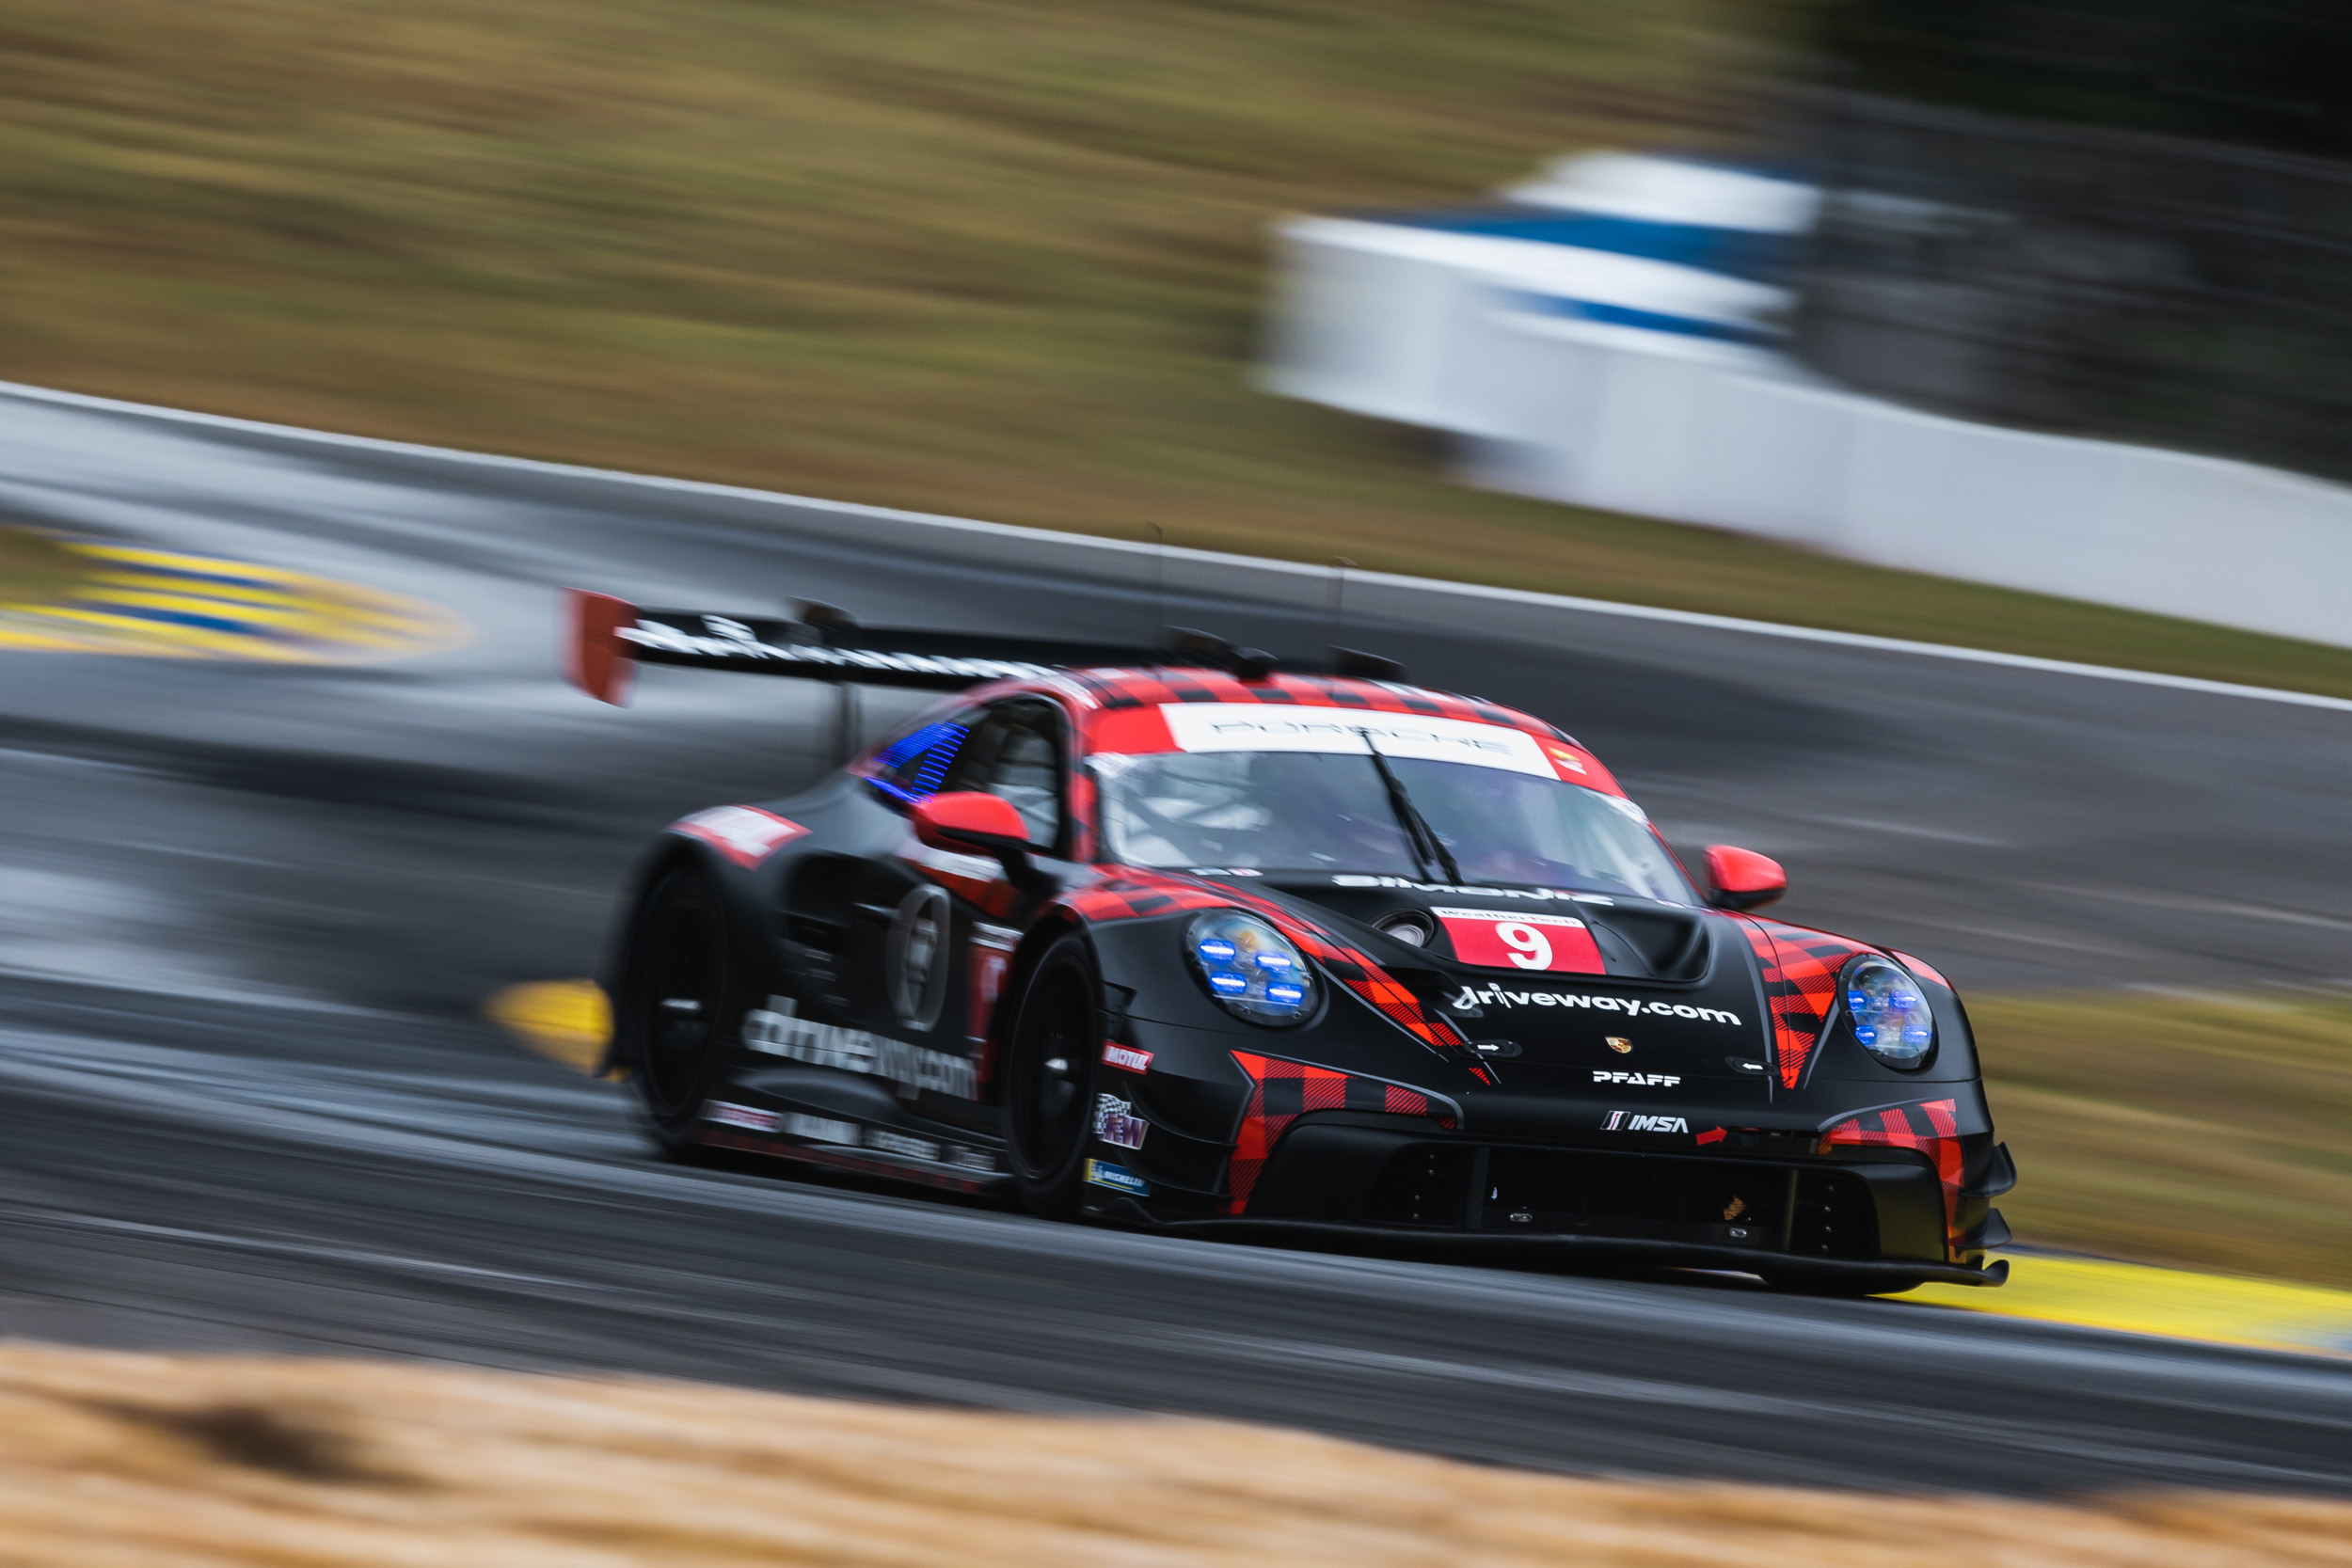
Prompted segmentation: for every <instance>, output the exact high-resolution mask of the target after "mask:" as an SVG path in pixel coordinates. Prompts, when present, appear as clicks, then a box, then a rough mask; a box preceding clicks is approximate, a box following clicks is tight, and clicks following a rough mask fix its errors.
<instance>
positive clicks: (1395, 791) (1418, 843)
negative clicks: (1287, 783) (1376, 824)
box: [1356, 730, 1462, 887]
mask: <svg viewBox="0 0 2352 1568" xmlns="http://www.w3.org/2000/svg"><path fill="white" fill-rule="evenodd" d="M1356 733H1357V734H1358V735H1360V736H1363V737H1364V750H1365V751H1367V752H1371V753H1372V766H1373V767H1374V768H1377V769H1378V770H1379V773H1380V782H1381V784H1383V785H1385V786H1386V787H1387V789H1388V791H1389V809H1390V810H1391V811H1393V812H1395V813H1396V821H1397V826H1399V827H1401V828H1403V829H1404V830H1405V837H1406V841H1407V842H1408V843H1410V844H1411V845H1412V847H1413V859H1415V860H1416V861H1419V862H1420V863H1421V874H1422V876H1424V877H1426V876H1428V875H1429V868H1430V867H1431V866H1433V865H1434V866H1436V867H1438V869H1439V870H1441V871H1443V872H1444V873H1445V879H1446V880H1447V881H1449V882H1451V883H1453V884H1454V885H1455V886H1456V887H1458V886H1460V885H1461V881H1462V868H1461V867H1460V866H1458V865H1456V864H1454V852H1453V851H1452V850H1450V849H1448V848H1447V847H1445V841H1444V840H1442V839H1440V838H1439V837H1438V831H1437V830H1436V829H1435V828H1432V827H1431V826H1430V825H1429V819H1428V818H1427V817H1425V816H1422V814H1421V810H1420V808H1419V807H1417V806H1415V805H1414V804H1413V798H1412V797H1411V796H1410V795H1407V794H1406V792H1405V781H1404V780H1402V779H1400V778H1398V777H1397V776H1396V769H1395V768H1391V767H1390V766H1389V759H1388V758H1387V757H1385V756H1382V755H1381V754H1380V743H1379V742H1378V741H1376V740H1375V739H1373V738H1372V732H1371V731H1370V730H1358V731H1357V732H1356Z"/></svg>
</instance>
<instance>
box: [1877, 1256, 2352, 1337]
mask: <svg viewBox="0 0 2352 1568" xmlns="http://www.w3.org/2000/svg"><path fill="white" fill-rule="evenodd" d="M2009 1270H2010V1273H2009V1283H2008V1284H2007V1285H2003V1286H1999V1287H1997V1288H1994V1289H1990V1290H1987V1289H1979V1288H1977V1287H1973V1286H1967V1285H1923V1286H1921V1287H1920V1288H1919V1289H1918V1290H1915V1291H1909V1292H1907V1293H1905V1294H1903V1295H1900V1296H1896V1297H1893V1298H1890V1299H1892V1300H1895V1301H1898V1302H1902V1303H1906V1304H1907V1303H1913V1302H1917V1303H1922V1304H1925V1305H1929V1306H1934V1307H1959V1308H1961V1309H1963V1310H1964V1311H1970V1312H1994V1313H1998V1314H2000V1315H2001V1316H2003V1317H2009V1318H2038V1319H2041V1320H2042V1322H2045V1323H2075V1324H2078V1325H2080V1326H2082V1327H2086V1328H2112V1329H2121V1330H2122V1331H2123V1332H2124V1333H2126V1334H2149V1335H2154V1336H2157V1337H2159V1338H2168V1339H2201V1340H2203V1341H2205V1342H2207V1343H2209V1344H2220V1345H2252V1346H2258V1347H2260V1348H2262V1349H2265V1350H2288V1351H2304V1352H2314V1351H2315V1352H2319V1353H2321V1354H2333V1355H2344V1354H2352V1291H2331V1290H2328V1289H2326V1288H2325V1287H2322V1286H2318V1285H2292V1284H2288V1283H2287V1282H2285V1281H2284V1280H2276V1279H2235V1278H2232V1277H2230V1276H2228V1275H2211V1274H2192V1273H2190V1272H2188V1271H2187V1270H2185V1269H2158V1268H2151V1267H2149V1266H2147V1265H2146V1264H2141V1263H2114V1262H2109V1261H2107V1260H2106V1259H2098V1258H2011V1259H2010V1264H2009Z"/></svg>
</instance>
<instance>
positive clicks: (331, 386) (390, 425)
mask: <svg viewBox="0 0 2352 1568" xmlns="http://www.w3.org/2000/svg"><path fill="white" fill-rule="evenodd" d="M2343 29H2344V22H2343V19H2342V18H2341V16H2339V15H2337V14H2336V13H2335V12H2334V11H2333V10H2332V9H2331V8H2328V7H2326V6H2324V5H2321V4H2319V3H2317V0H2298V3H2281V4H2277V5H2270V6H2258V7H2257V6H2237V5H2230V4H2222V3H2221V0H2174V3H2172V4H2169V5H2145V6H2136V5H2129V4H2125V3H2123V0H2115V3H2113V4H2104V3H2093V0H2083V3H2080V4H2071V3H2065V4H2062V3H2058V0H2019V3H2015V4H2004V3H1996V0H1962V3H1956V4H1950V5H1929V4H1918V5H1909V4H1903V3H1899V0H1844V3H1831V0H1814V3H1808V4H1794V3H1787V4H1776V3H1765V0H1661V3H1660V4H1656V5H1647V6H1641V7H1624V6H1617V5H1611V4H1607V3H1604V0H1473V3H1456V0H1275V3H1266V4H1250V5H1235V4H1226V3H1223V0H1138V3H1135V4H1122V5H1116V6H1094V5H1086V4H1080V3H1077V0H906V3H901V4H894V5H890V6H875V7H825V6H799V5H786V4H763V3H757V0H675V3H670V4H664V5H661V6H659V7H656V6H648V5H644V4H642V3H640V0H574V3H567V4H564V5H556V4H552V3H543V0H494V3H490V4H472V3H468V4H457V3H455V0H413V3H402V4H391V3H389V0H230V3H226V4H221V5H208V6H202V7H189V6H183V5H176V4H172V3H170V0H16V3H15V4H12V5H11V6H9V7H8V10H7V13H6V17H5V21H4V24H0V73H5V77H6V80H7V83H8V92H7V94H6V96H5V100H4V101H0V125H5V126H6V130H7V135H8V144H9V147H10V150H11V152H10V156H9V157H8V160H7V163H6V166H5V167H4V168H0V373H6V374H8V375H10V376H13V377H15V378H18V379H21V380H24V381H30V382H36V383H40V384H43V385H53V386H60V387H68V388H76V389H81V390H87V391H93V392H103V393H109V394H114V395H119V396H124V397H130V398H135V399H142V400H149V401H153V402H159V403H165V404H173V405H179V406H193V407H201V408H206V409H211V410H215V411H218V412H224V413H234V414H241V415H248V416H252V417H257V418H263V419H281V420H289V421H293V422H297V423H306V424H314V425H322V426H327V427H332V428H338V429H346V430H351V431H355V432H360V433H365V434H372V435H381V436H399V437H406V438H412V439H418V440H424V441H437V442H450V443H453V444H457V445H462V446H469V447H475V448H487V449H495V450H498V451H511V452H516V453H522V454H528V455H534V456H543V457H551V458H564V459H569V460H573V461H580V462H586V463H591V464H597V465H604V466H611V467H628V468H637V469H645V470H655V471H660V472H666V473H675V474H682V475H688V476H692V477H698V478H709V479H721V480H730V481H736V482H740V483H752V484H758V485H764V486H771V487H775V488H780V489H784V490H787V491H793V492H798V493H804V494H813V495H823V496H831V497H837V498H842V499H856V500H866V501H875V502H882V503H887V504H893V505H900V506H908V507H914V508H921V509H929V510H936V511H944V512H949V513H953V514H957V515H978V516H987V517H992V518H996V519H999V520H1004V521H1010V522H1019V523H1028V524H1036V525H1041V526H1045V527H1052V528H1066V529H1079V530H1087V531H1104V532H1111V533H1117V534H1120V535H1123V536H1125V537H1130V538H1132V537H1136V536H1137V535H1138V534H1139V532H1140V531H1141V530H1142V529H1143V527H1144V525H1145V524H1146V523H1153V524H1157V525H1158V526H1160V527H1162V528H1164V529H1166V530H1167V531H1168V537H1169V538H1171V539H1172V540H1175V541H1177V542H1179V543H1189V544H1196V545H1202V546H1229V547H1234V548H1240V549H1244V550H1248V551H1253V552H1259V553H1272V554H1281V555H1288V556H1292V557H1294V558H1300V559H1321V558H1322V557H1324V556H1326V555H1327V554H1329V553H1331V552H1332V551H1333V550H1334V549H1341V550H1344V551H1345V552H1346V553H1348V554H1350V555H1352V556H1353V557H1355V558H1356V559H1358V560H1359V561H1361V562H1363V563H1364V564H1366V565H1367V566H1381V567H1391V568H1395V569H1400V570H1407V571H1416V572H1428V573H1433V574H1435V575H1439V576H1454V577H1477V578H1492V579H1498V580H1508V581H1512V582H1515V583H1518V584H1520V585H1523V586H1529V587H1540V588H1549V589H1558V590H1565V591H1569V592H1576V593H1585V594H1595V595H1597V596H1602V597H1634V598H1640V599H1643V600H1645V602H1651V603H1661V604H1670V605H1677V606H1682V607H1687V608H1692V609H1699V610H1721V611H1727V612H1731V613H1736V614H1752V615H1757V616H1762V617H1765V618H1769V619H1798V620H1804V621H1808V622H1811V623H1815V624H1827V625H1835V626H1843V627H1849V628H1851V629H1856V630H1865V631H1880V632H1891V633H1895V634H1897V635H1906V636H1915V637H1926V638H1929V639H1931V640H1938V641H1967V642H1970V643H1973V644H1978V645H1993V646H2001V647H2011V648H2017V649H2021V650H2024V651H2028V652H2036V653H2044V654H2052V655H2057V656H2059V657H2078V658H2089V659H2093V660H2106V659H2115V658H2122V659H2124V660H2125V661H2128V662H2136V663H2140V664H2145V665H2149V666H2152V667H2157V668H2166V669H2175V670H2182V671H2186V672H2189V673H2207V674H2222V675H2225V676H2234V677H2237V678H2248V679H2254V680H2260V681H2270V682H2280V681H2283V682H2286V683H2288V684H2301V685H2309V686H2313V687H2316V688H2319V689H2330V690H2344V691H2352V658H2347V657H2344V655H2342V654H2340V653H2337V652H2334V651H2332V650H2328V649H2323V648H2315V647H2311V646H2296V645H2290V644H2282V643H2280V642H2277V641H2270V640H2266V639H2264V638H2260V637H2253V638H2249V637H2246V636H2243V635H2240V634H2238V633H2236V632H2230V631H2216V630H2213V629H2210V628H2208V627H2204V626H2197V625H2194V624H2190V623H2189V622H2185V621H2182V620H2179V619H2164V618H2160V617H2151V616H2147V615H2142V614H2134V613H2130V612H2128V611H2127V612H2125V613H2121V614H2119V613H2114V612H2112V611H2111V610H2086V609H2084V608H2083V607H2081V606H2080V605H2079V604H2071V603H2058V602H2052V601H2051V600H2050V599H2049V598H2046V597H2037V596H2034V595H2031V594H2018V593H2014V592H2009V591H1998V590H1995V591H1988V590H1986V589H1983V588H1979V587H1973V586H1963V585H1959V584H1955V583H1953V582H1950V581H1948V580H1944V579H1939V578H1922V577H1917V576H1913V575H1909V574H1897V573H1887V572H1883V571H1872V570H1866V569H1857V568H1856V567H1854V566H1852V565H1851V564H1849V563H1847V562H1844V561H1824V560H1822V559H1820V557H1818V556H1814V555H1805V554H1797V553H1792V552H1790V551H1788V550H1785V549H1779V548H1773V547H1771V546H1760V545H1758V544H1757V543H1756V542H1753V541H1751V540H1749V539H1746V538H1741V537H1737V536H1734V535H1732V534H1729V533H1722V532H1717V533H1702V532H1694V531H1692V530H1689V529H1677V528H1658V527H1655V526H1650V525H1648V524H1645V523H1644V522H1642V521H1637V520H1634V519H1631V518H1629V517H1627V516H1625V515H1622V511H1621V510H1620V512H1618V513H1614V514H1613V513H1608V512H1597V511H1594V510H1589V509H1585V508H1580V507H1563V506H1550V505H1528V504H1524V503H1523V502H1522V501H1520V500H1518V499H1512V498H1508V497H1498V496H1492V495H1481V494H1477V493H1473V492H1470V491H1467V490H1464V489H1460V488H1457V487H1454V486H1453V485H1452V484H1450V483H1448V481H1447V470H1448V465H1449V462H1450V461H1451V459H1452V456H1453V455H1454V454H1453V452H1452V450H1451V446H1450V442H1449V438H1448V437H1446V436H1443V435H1442V434H1435V433H1431V432H1428V431H1423V430H1417V429H1410V428H1404V427H1400V426H1398V425H1396V424H1394V423H1392V422H1386V421H1367V420H1362V419H1359V418H1345V417H1334V416H1333V415H1332V414H1330V413H1328V412H1327V411H1325V410H1323V409H1319V408H1317V407H1313V406H1308V405H1302V404H1298V403H1295V402H1287V401H1277V400H1273V399H1269V398H1267V397H1265V396H1263V394H1262V393H1261V392H1260V391H1259V390H1257V389H1256V387H1255V386H1254V385H1253V383H1252V380H1251V378H1250V377H1249V375H1248V374H1247V373H1246V371H1247V367H1248V366H1249V365H1250V364H1251V362H1252V361H1253V359H1254V358H1255V357H1256V356H1257V355H1258V352H1259V349H1260V346H1261V343H1262V341H1263V336H1264V332H1265V329H1266V299H1267V293H1268V287H1269V268H1268V261H1269V244H1268V238H1269V235H1268V230H1269V226H1270V225H1271V224H1273V223H1275V222H1276V221H1278V220H1279V219H1282V218H1283V217H1285V216H1287V215H1291V214H1311V213H1319V212H1339V211H1353V210H1379V211H1395V210H1401V209H1415V208H1422V209H1425V208H1430V207H1440V206H1443V207H1455V206H1460V205H1463V204H1464V203H1466V202H1468V201H1470V200H1474V199H1476V198H1477V197H1478V196H1479V193H1482V192H1485V191H1487V190H1489V189H1492V188H1495V187H1498V186H1503V185H1508V184H1515V183H1519V182H1525V181H1526V180H1527V179H1528V178H1529V177H1530V175H1531V174H1532V173H1533V172H1534V170H1535V169H1536V167H1537V166H1539V165H1540V164H1542V163H1544V162H1545V161H1546V160H1549V159H1551V158H1553V157H1556V156H1558V155H1561V154H1565V153H1573V152H1576V151H1579V150H1593V149H1609V148H1620V149H1631V150H1640V151H1664V152H1668V153H1672V154H1675V155H1677V156H1681V157H1694V158H1698V159H1701V160H1715V161H1719V162H1724V163H1729V164H1732V165H1736V166H1763V167H1769V168H1771V169H1773V170H1776V171H1780V172H1783V173H1786V174H1788V175H1789V176H1790V177H1792V178H1795V179H1798V180H1801V181H1804V182H1813V183H1817V184H1819V185H1820V187H1822V188H1823V189H1824V190H1826V192H1827V193H1828V196H1829V199H1828V200H1827V201H1826V203H1825V204H1824V205H1823V207H1822V209H1821V211H1822V214H1823V218H1822V221H1821V222H1820V225H1819V227H1818V229H1817V230H1815V231H1814V232H1812V233H1810V234H1809V235H1807V236H1804V241H1803V243H1802V245H1800V246H1799V247H1798V248H1797V249H1796V250H1795V251H1794V252H1793V253H1792V254H1791V255H1790V257H1789V259H1788V261H1789V264H1790V265H1791V266H1792V267H1794V268H1796V269H1798V270H1799V271H1800V272H1801V273H1802V279H1801V281H1799V282H1798V283H1797V284H1796V287H1795V293H1794V299H1795V302H1796V303H1795V308H1794V309H1793V312H1792V320H1791V322H1790V324H1789V325H1793V327H1794V329H1795V336H1794V343H1795V350H1796V353H1797V355H1798V356H1801V357H1802V360H1803V362H1804V363H1805V364H1806V365H1808V366H1810V367H1813V368H1815V369H1817V370H1818V371H1819V372H1822V373H1824V374H1826V375H1827V376H1830V377H1832V378H1836V380H1838V381H1839V382H1842V383H1844V384H1847V385H1851V386H1852V387H1854V388H1863V389H1867V390H1869V391H1873V392H1881V393H1883V394H1885V395H1887V396H1889V397H1893V398H1899V399H1903V400H1907V401H1909V402H1912V403H1915V404H1918V405H1920V406H1922V407H1926V408H1931V409H1938V410H1945V411H1952V412H1958V413H1960V414H1963V415H1964V416H1966V417H1967V418H1969V419H1972V420H1993V421H1996V422H2004V423H2017V424H2022V425H2030V426H2034V427H2037V428H2046V429H2056V430H2064V431H2069V432H2077V433H2090V434H2100V435H2116V436H2129V437H2134V438H2143V437H2144V438H2152V439H2156V440H2161V441H2166V442H2172V443H2177V444H2179V445H2182V446H2185V447H2188V448H2192V449H2195V450H2198V451H2217V452H2225V453H2233V454H2241V455H2253V456H2257V457H2261V458H2263V459H2265V460H2266V461H2278V462H2287V463H2290V464H2294V465H2296V466H2299V467H2306V468H2311V469H2313V470H2317V471H2327V472H2333V471H2335V470H2334V469H2333V468H2332V467H2329V465H2330V464H2331V463H2332V462H2333V461H2334V459H2333V458H2331V457H2330V455H2329V453H2330V452H2331V451H2333V450H2334V448H2335V446H2336V445H2337V443H2333V442H2331V440H2330V436H2331V434H2332V432H2331V428H2330V420H2331V419H2332V412H2331V411H2332V410H2334V409H2335V408H2336V407H2337V406H2338V404H2340V402H2341V401H2342V397H2343V393H2342V387H2343V377H2344V373H2345V372H2344V370H2343V364H2344V360H2343V356H2341V355H2340V354H2338V353H2336V352H2335V351H2334V349H2333V348H2332V347H2331V346H2330V345H2331V344H2334V343H2336V342H2337V341H2339V340H2338V339H2337V338H2335V337H2332V336H2330V334H2332V333H2337V332H2340V330H2341V326H2340V324H2341V321H2342V319H2343V314H2342V313H2343V310H2344V300H2345V285H2344V276H2345V270H2344V248H2343V245H2342V242H2341V226H2342V225H2343V224H2344V223H2345V222H2347V221H2352V219H2346V218H2344V216H2343V214H2344V211H2345V210H2346V209H2345V207H2344V203H2342V202H2341V201H2339V200H2333V199H2330V198H2328V196H2327V193H2328V192H2329V191H2332V190H2336V189H2339V188H2340V187H2338V186H2332V185H2330V184H2329V183H2328V182H2329V181H2331V180H2333V179H2335V178H2336V166H2335V165H2334V164H2333V163H2330V162H2328V154H2329V153H2330V152H2332V151H2338V150H2341V149H2340V148H2339V146H2338V140H2340V138H2341V137H2342V136H2343V135H2344V129H2343V126H2344V119H2343V113H2344V111H2343V109H2342V105H2341V94H2340V93H2336V94H2335V95H2334V96H2331V95H2330V93H2331V88H2332V85H2333V83H2334V81H2335V80H2336V73H2335V72H2334V71H2333V68H2332V67H2331V66H2330V64H2329V63H2328V62H2330V61H2333V60H2340V59H2341V58H2342V57H2343V52H2344V41H2343V38H2344V33H2343ZM2331 52H2332V53H2331ZM1849 189H1851V190H1852V191H1855V192H1860V193H1862V195H1863V196H1864V197H1867V199H1854V200H1842V199H1839V193H1841V192H1844V191H1847V190H1849ZM1922 225H1924V227H1922ZM2027 586H2028V587H2032V586H2039V585H2038V584H2031V583H2029V584H2027ZM2299 635H2301V636H2302V637H2303V638H2304V639H2305V640H2307V641H2308V639H2309V635H2310V634H2309V633H2308V632H2305V633H2301V634H2299Z"/></svg>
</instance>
